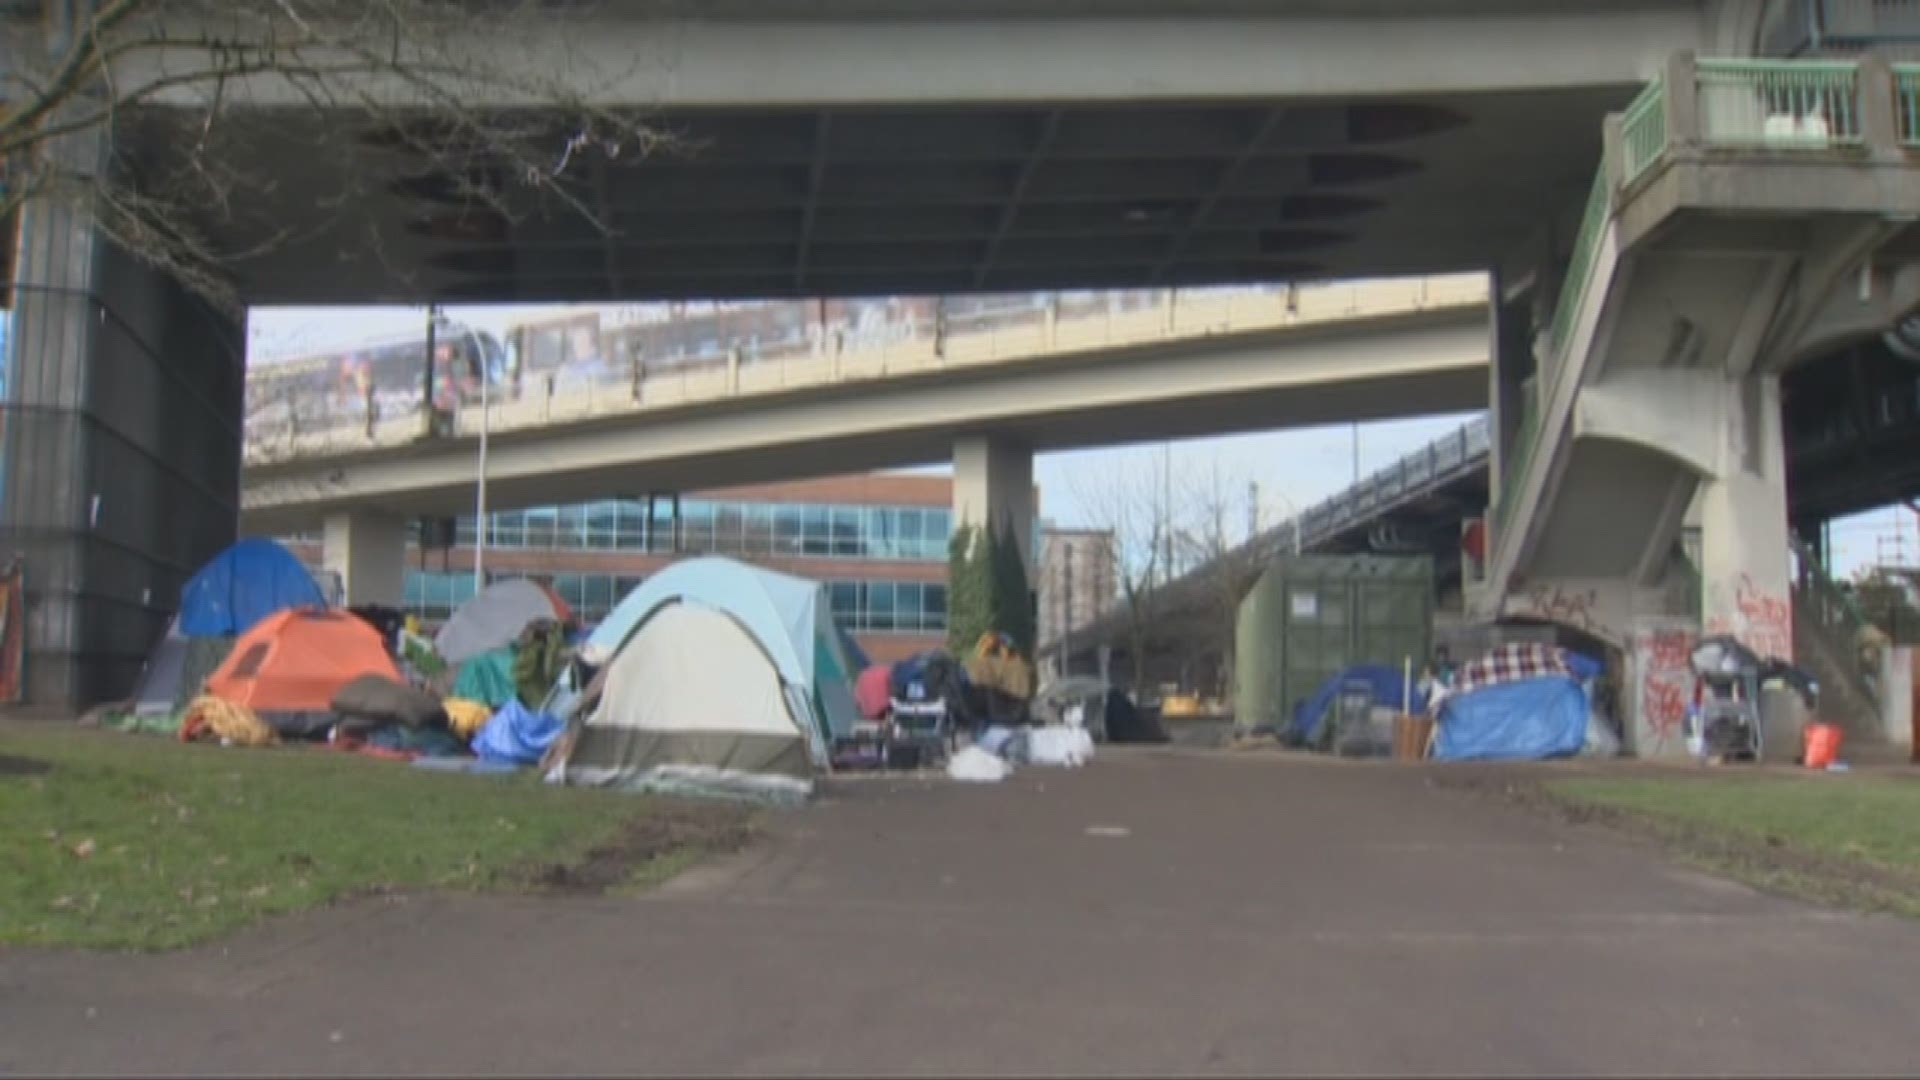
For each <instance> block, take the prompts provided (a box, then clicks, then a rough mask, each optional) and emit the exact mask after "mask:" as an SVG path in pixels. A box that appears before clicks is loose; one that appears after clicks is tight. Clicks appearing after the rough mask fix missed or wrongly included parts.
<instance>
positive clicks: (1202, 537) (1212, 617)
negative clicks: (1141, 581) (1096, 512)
mask: <svg viewBox="0 0 1920 1080" xmlns="http://www.w3.org/2000/svg"><path fill="white" fill-rule="evenodd" d="M1187 472H1188V474H1189V475H1188V476H1187V478H1186V482H1185V483H1183V484H1182V485H1181V487H1180V489H1179V493H1180V496H1181V501H1180V502H1179V503H1177V504H1176V516H1175V519H1174V520H1175V523H1176V527H1175V538H1176V543H1175V550H1176V551H1177V552H1178V553H1179V556H1180V564H1181V566H1180V573H1181V575H1182V576H1186V577H1191V578H1192V579H1193V581H1194V585H1195V587H1196V588H1197V590H1198V592H1199V594H1200V596H1201V598H1202V599H1201V604H1200V606H1201V608H1202V609H1203V610H1204V612H1205V617H1204V618H1203V619H1202V620H1201V623H1200V625H1199V626H1198V627H1197V628H1196V629H1195V631H1194V632H1192V633H1191V634H1189V636H1188V642H1187V648H1188V656H1189V663H1188V667H1189V670H1193V671H1200V670H1205V669H1206V668H1207V667H1208V666H1209V665H1208V664H1207V661H1208V659H1209V658H1213V657H1217V658H1218V661H1217V665H1215V666H1213V673H1214V676H1215V678H1214V683H1213V685H1212V686H1211V687H1209V688H1207V689H1209V690H1210V691H1211V692H1212V694H1213V695H1214V696H1215V697H1218V698H1221V699H1225V698H1228V697H1230V696H1231V694H1232V691H1233V662H1234V633H1235V626H1236V623H1237V621H1238V617H1239V610H1240V601H1241V600H1242V599H1244V598H1245V597H1246V595H1247V590H1248V589H1249V588H1251V587H1252V585H1253V582H1254V579H1255V578H1257V577H1258V576H1259V574H1260V569H1261V567H1262V565H1263V563H1264V559H1265V556H1264V553H1263V549H1261V548H1260V547H1259V545H1257V544H1253V543H1249V541H1251V540H1253V539H1254V535H1253V531H1254V528H1253V525H1254V523H1251V522H1249V521H1248V515H1247V513H1246V502H1245V499H1246V491H1247V485H1246V484H1245V483H1244V482H1240V481H1239V478H1238V477H1237V476H1235V475H1234V474H1233V471H1232V470H1230V469H1228V468H1227V467H1225V466H1223V465H1222V463H1221V461H1220V460H1219V458H1218V457H1217V456H1216V457H1214V458H1213V459H1211V460H1209V461H1208V462H1206V463H1205V465H1204V467H1201V468H1189V469H1188V470H1187Z"/></svg>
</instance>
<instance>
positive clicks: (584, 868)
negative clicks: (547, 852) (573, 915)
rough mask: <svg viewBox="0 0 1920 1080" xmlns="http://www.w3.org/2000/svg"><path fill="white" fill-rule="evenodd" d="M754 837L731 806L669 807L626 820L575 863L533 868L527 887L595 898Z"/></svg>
mask: <svg viewBox="0 0 1920 1080" xmlns="http://www.w3.org/2000/svg"><path fill="white" fill-rule="evenodd" d="M758 833H759V829H758V822H757V820H756V818H755V815H754V814H753V812H752V811H751V810H749V809H748V808H746V807H743V806H739V805H736V804H732V803H717V802H716V803H698V802H687V803H672V804H668V805H663V806H661V807H660V808H659V809H657V810H655V811H654V812H653V813H650V814H647V815H646V816H644V817H641V818H639V819H637V820H634V821H632V822H629V823H628V824H627V826H626V827H625V828H623V829H621V830H620V833H619V834H618V835H617V836H615V837H614V838H613V839H612V840H610V841H608V842H606V843H604V844H601V845H599V846H598V847H595V848H591V849H589V850H588V851H587V853H586V854H585V855H583V856H581V857H580V858H579V859H578V860H576V861H574V862H568V863H545V864H542V865H539V866H536V867H534V868H533V869H532V870H531V871H530V872H529V874H528V875H527V883H528V884H529V885H530V886H531V887H532V888H533V889H534V890H536V891H538V892H542V893H547V894H550V895H569V896H581V895H586V896H597V895H599V894H601V893H604V892H607V891H609V890H611V889H617V888H619V887H621V886H624V885H628V884H630V883H632V882H633V881H634V880H635V879H636V878H640V877H643V876H645V875H646V874H647V872H648V870H649V869H650V868H652V867H654V866H659V865H666V864H672V865H685V864H686V863H688V862H690V861H692V860H694V859H698V858H704V857H706V856H710V855H725V854H730V853H732V852H735V851H738V850H740V849H741V848H743V847H745V846H746V845H747V844H748V843H749V842H751V841H752V840H753V839H754V837H755V836H757V835H758Z"/></svg>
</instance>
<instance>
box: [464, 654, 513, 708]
mask: <svg viewBox="0 0 1920 1080" xmlns="http://www.w3.org/2000/svg"><path fill="white" fill-rule="evenodd" d="M519 694H520V692H519V691H518V690H516V689H515V688H514V684H513V650H512V649H495V650H493V651H492V652H486V653H481V654H480V655H479V656H476V657H474V658H473V659H471V660H468V661H467V662H466V663H464V664H461V665H460V674H459V676H458V677H457V678H455V679H454V680H453V696H454V697H457V698H466V699H467V700H468V701H478V702H480V703H481V704H483V705H485V706H486V707H487V708H489V709H498V708H500V707H501V706H503V705H505V704H506V703H507V702H509V701H515V700H518V698H519Z"/></svg>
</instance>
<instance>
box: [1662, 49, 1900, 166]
mask: <svg viewBox="0 0 1920 1080" xmlns="http://www.w3.org/2000/svg"><path fill="white" fill-rule="evenodd" d="M1695 71H1696V75H1695V81H1696V87H1697V91H1696V92H1697V93H1698V95H1699V102H1700V136H1701V140H1702V141H1703V142H1704V143H1706V144H1708V145H1712V146H1727V147H1733V146H1746V147H1759V148H1765V149H1769V150H1791V149H1807V150H1825V149H1830V148H1832V147H1836V146H1858V145H1860V144H1861V143H1862V142H1864V141H1865V137H1864V135H1863V134H1862V132H1861V129H1860V108H1859V100H1860V86H1859V84H1860V65H1859V64H1857V63H1855V62H1853V61H1849V60H1701V61H1699V62H1698V64H1697V66H1696V68H1695Z"/></svg>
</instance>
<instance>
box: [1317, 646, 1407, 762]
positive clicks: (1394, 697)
mask: <svg viewBox="0 0 1920 1080" xmlns="http://www.w3.org/2000/svg"><path fill="white" fill-rule="evenodd" d="M1354 679H1358V680H1360V681H1362V682H1365V683H1366V684H1367V685H1368V686H1371V687H1372V688H1373V700H1374V702H1375V703H1376V704H1378V705H1379V706H1380V707H1382V708H1390V709H1395V710H1398V709H1399V708H1400V706H1401V703H1402V697H1403V695H1404V694H1405V691H1406V690H1407V689H1408V687H1407V685H1406V674H1405V672H1404V671H1403V670H1402V669H1400V668H1390V667H1385V666H1383V665H1380V664H1359V665H1356V666H1354V667H1350V668H1347V669H1346V670H1344V671H1342V672H1340V673H1339V674H1338V675H1335V676H1334V677H1332V678H1330V679H1328V680H1327V681H1326V682H1323V683H1321V684H1320V689H1318V690H1315V691H1314V692H1313V696H1312V697H1310V698H1308V699H1307V700H1305V701H1303V702H1301V703H1300V707H1299V708H1297V709H1295V710H1294V713H1293V727H1292V728H1291V733H1292V735H1293V738H1294V740H1295V741H1297V742H1299V743H1300V744H1302V745H1306V746H1314V745H1317V744H1318V743H1319V741H1320V737H1321V732H1322V730H1323V729H1324V727H1325V726H1326V722H1327V717H1328V715H1329V714H1331V713H1332V712H1333V703H1334V700H1335V699H1337V698H1338V697H1339V696H1340V689H1341V687H1343V686H1345V685H1346V684H1347V682H1348V681H1349V680H1354ZM1411 690H1412V695H1411V700H1412V703H1413V708H1412V711H1413V712H1414V713H1416V714H1419V713H1424V712H1426V711H1427V695H1426V692H1425V691H1424V690H1422V689H1420V687H1419V685H1418V684H1417V683H1416V684H1415V685H1414V686H1413V687H1411Z"/></svg>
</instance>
